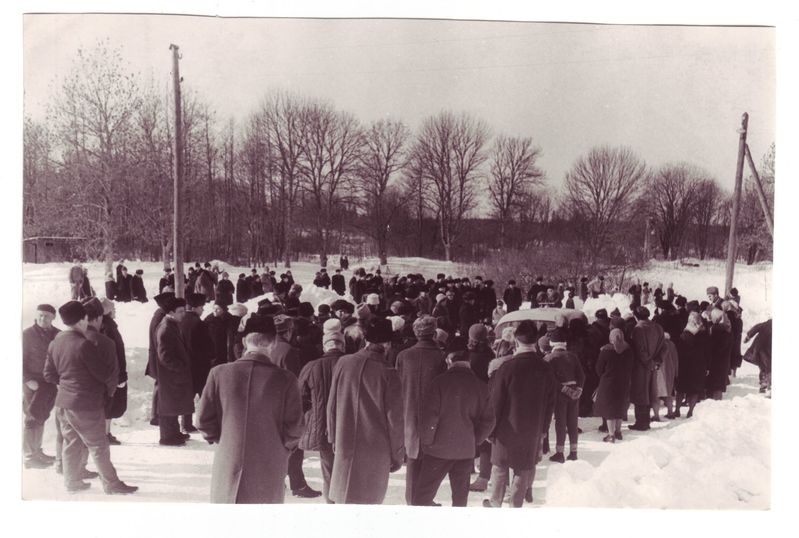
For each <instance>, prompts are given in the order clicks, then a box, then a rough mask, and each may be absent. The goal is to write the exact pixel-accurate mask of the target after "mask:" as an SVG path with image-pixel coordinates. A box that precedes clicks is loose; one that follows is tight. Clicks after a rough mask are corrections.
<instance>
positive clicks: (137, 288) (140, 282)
mask: <svg viewBox="0 0 799 538" xmlns="http://www.w3.org/2000/svg"><path fill="white" fill-rule="evenodd" d="M130 291H131V294H132V295H133V300H134V301H138V302H140V303H146V302H147V301H148V299H147V290H146V289H145V288H144V271H142V270H141V269H136V274H135V275H133V278H132V279H131V281H130Z"/></svg>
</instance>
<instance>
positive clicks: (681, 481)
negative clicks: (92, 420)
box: [22, 258, 772, 510]
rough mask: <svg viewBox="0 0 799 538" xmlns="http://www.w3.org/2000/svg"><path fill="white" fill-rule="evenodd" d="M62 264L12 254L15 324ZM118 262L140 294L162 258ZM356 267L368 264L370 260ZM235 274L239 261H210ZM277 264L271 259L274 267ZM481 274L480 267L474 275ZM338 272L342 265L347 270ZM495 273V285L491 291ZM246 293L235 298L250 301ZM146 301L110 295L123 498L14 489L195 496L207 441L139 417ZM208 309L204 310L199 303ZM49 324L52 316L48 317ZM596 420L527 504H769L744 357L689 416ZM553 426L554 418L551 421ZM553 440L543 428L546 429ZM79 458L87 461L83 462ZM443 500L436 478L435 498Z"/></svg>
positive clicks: (433, 266) (412, 265) (31, 485)
mask: <svg viewBox="0 0 799 538" xmlns="http://www.w3.org/2000/svg"><path fill="white" fill-rule="evenodd" d="M389 261H390V263H389V269H390V271H391V272H392V273H407V272H421V273H423V274H424V275H426V276H428V275H431V276H435V273H437V272H444V273H448V274H453V275H456V274H461V269H460V268H459V267H458V266H456V265H455V264H450V263H447V262H441V261H435V260H424V259H412V258H406V259H397V260H394V259H392V260H389ZM70 265H71V264H68V263H54V264H24V266H23V319H22V324H23V326H27V325H29V324H30V323H32V319H33V312H34V309H35V306H36V305H37V304H39V303H42V302H48V303H51V304H53V305H54V306H56V307H58V306H59V305H61V304H63V303H64V302H66V301H67V300H69V284H68V280H67V272H68V270H69V267H70ZM126 265H127V267H128V269H129V271H130V272H131V273H133V272H134V271H135V270H136V269H143V270H144V280H145V286H146V288H147V292H148V296H149V297H152V295H154V294H155V293H157V287H158V279H159V278H160V277H161V275H162V266H161V264H159V263H155V262H144V263H137V262H127V263H126ZM360 265H363V266H364V267H366V268H367V270H368V269H370V268H374V267H377V261H376V260H367V261H366V262H365V263H363V264H359V263H356V262H353V263H351V268H352V269H354V268H356V267H358V266H360ZM222 266H223V268H224V269H225V270H227V271H228V272H229V273H230V276H231V280H233V281H234V282H235V280H236V279H237V277H238V274H239V273H241V272H249V268H243V267H230V266H227V265H226V264H222ZM87 267H88V270H89V277H90V279H91V282H92V286H93V287H94V289H95V290H96V291H97V292H98V293H99V294H100V295H102V294H103V291H104V279H103V266H102V264H100V263H90V264H87ZM275 269H276V270H277V271H278V272H281V271H282V270H283V269H282V268H275ZM291 269H292V273H293V274H294V277H295V280H296V281H297V282H299V283H300V284H302V285H303V287H304V292H303V297H302V300H308V301H310V302H312V303H313V304H314V305H315V306H316V305H317V304H318V303H319V302H330V301H331V300H332V299H333V296H334V294H333V293H332V292H329V291H327V290H320V289H317V288H315V287H314V286H311V285H310V282H311V281H312V279H313V275H314V272H315V271H316V270H317V267H316V266H315V265H314V264H311V263H302V262H300V263H296V264H294V265H293V266H292V268H291ZM638 276H640V277H641V278H642V280H648V281H649V282H650V283H651V284H653V285H654V284H655V283H657V282H663V283H664V285H665V284H668V283H670V282H673V283H674V288H675V290H676V292H677V293H680V294H683V295H686V296H687V297H688V298H689V299H691V298H697V299H702V298H703V297H704V296H705V288H706V287H707V286H710V285H715V286H719V287H720V288H721V287H723V284H724V264H723V262H718V261H711V262H702V264H701V267H684V266H680V265H679V264H678V263H674V262H657V263H653V264H651V265H649V266H648V267H646V268H645V270H643V271H642V272H641V273H640V274H639V275H638ZM486 277H487V278H488V277H490V275H486ZM347 278H349V274H347ZM771 281H772V272H771V264H759V265H755V266H750V267H747V266H742V265H739V266H738V267H737V268H736V278H735V284H736V286H737V287H738V289H739V290H740V293H741V295H742V303H743V304H742V306H743V308H744V317H743V319H744V330H747V329H748V328H749V327H751V326H752V325H753V324H754V323H757V322H759V321H763V320H765V319H766V318H768V317H770V315H771V314H770V312H771V308H772V306H771V300H772V287H771ZM503 286H504V283H497V288H499V289H501V288H502V287H503ZM255 302H257V300H252V301H250V302H249V303H247V305H248V306H251V307H252V306H254V304H255ZM611 304H620V305H621V306H623V300H622V298H621V297H603V298H600V299H598V300H589V301H588V302H587V304H586V305H583V307H584V309H585V311H586V313H587V314H589V317H590V315H591V314H592V313H593V312H594V311H595V310H596V309H597V308H600V307H602V306H610V305H611ZM155 308H156V305H155V303H154V302H153V301H152V300H151V301H150V302H148V303H145V304H140V303H126V304H124V303H118V304H117V321H118V323H119V326H120V330H121V332H122V336H123V338H124V339H125V343H126V347H127V355H128V372H129V375H130V380H129V393H128V412H127V413H126V415H125V416H124V417H123V418H122V419H120V420H117V421H115V422H114V426H113V431H114V433H115V435H116V436H117V437H118V438H119V439H120V440H121V441H122V443H123V444H122V445H121V446H115V447H112V460H113V462H114V464H115V465H116V466H117V468H118V471H119V474H120V477H121V478H122V479H123V480H125V481H126V482H127V483H130V484H134V485H137V486H139V487H140V490H139V492H137V493H136V494H135V495H132V496H128V497H122V498H119V497H107V496H105V495H103V493H102V490H101V489H102V488H100V487H99V483H96V484H94V486H93V487H92V488H91V489H90V490H88V491H87V492H86V493H83V494H78V495H68V494H66V493H65V492H64V489H63V485H62V481H61V477H60V476H59V475H56V474H55V472H54V471H53V470H52V469H50V470H24V471H23V488H22V495H23V497H24V498H25V499H42V500H45V499H46V500H89V501H98V500H114V501H121V500H124V501H128V502H132V501H142V502H146V501H161V502H164V501H170V502H175V501H180V502H207V500H208V494H209V485H210V472H211V462H212V459H213V447H212V446H209V445H208V444H206V443H205V442H204V441H203V440H202V438H201V436H200V435H199V434H194V435H193V437H192V439H191V440H190V441H189V442H188V443H187V445H186V446H185V447H179V448H173V447H160V446H159V445H158V429H157V428H155V427H152V426H150V425H149V423H148V418H149V405H150V393H151V389H152V381H151V380H150V378H147V377H145V376H144V367H145V364H146V361H147V345H148V342H147V328H148V325H149V321H150V318H151V316H152V313H153V311H154V310H155ZM209 311H210V309H209V308H207V309H206V313H208V312H209ZM56 325H58V321H57V322H56ZM598 424H599V420H598V419H580V426H581V428H582V429H583V430H584V432H585V433H584V434H583V435H582V436H581V438H580V451H579V455H580V460H579V461H576V462H567V463H566V464H564V465H559V464H550V462H549V461H548V459H546V458H545V459H544V461H543V462H542V464H541V465H539V467H538V473H537V476H536V481H535V484H534V497H535V502H534V503H533V505H527V506H528V507H529V506H533V507H537V506H542V505H546V506H560V507H574V506H580V507H589V506H590V507H608V508H609V507H636V508H702V509H706V508H727V509H740V508H747V509H758V510H762V509H767V508H769V507H770V505H771V494H770V488H771V478H770V474H771V456H770V453H771V441H770V439H771V400H770V399H766V398H764V397H763V396H762V395H760V394H758V393H757V370H756V368H754V367H752V366H751V365H749V364H747V363H744V367H743V368H741V370H739V372H738V377H737V378H735V379H734V380H733V384H732V386H731V387H729V389H728V392H727V394H726V395H725V400H723V401H721V402H703V403H701V404H700V405H699V406H698V407H697V409H696V414H695V416H694V418H692V419H690V420H686V419H684V418H683V419H677V420H674V421H665V422H662V423H659V424H658V423H653V430H652V431H650V432H646V433H639V432H632V431H627V430H626V429H624V430H623V431H624V441H622V442H620V443H617V444H615V445H608V444H606V443H603V442H602V440H601V439H602V436H603V435H604V434H601V433H599V432H597V431H596V428H597V426H598ZM553 430H554V428H553ZM551 435H552V437H553V438H554V431H553V432H552V434H551ZM54 438H55V433H54V427H53V424H52V419H51V420H50V421H48V424H47V427H46V431H45V443H44V447H45V451H46V452H48V453H51V454H52V453H53V452H54V448H53V447H54ZM91 465H92V464H91V463H90V468H91ZM305 473H306V477H307V480H308V483H309V484H310V485H311V486H312V487H314V488H316V489H320V488H321V473H320V470H319V461H318V457H317V455H316V454H315V453H307V454H306V460H305ZM404 490H405V480H404V469H402V470H400V471H399V472H397V473H394V474H392V475H391V480H390V483H389V492H388V496H387V498H386V504H404ZM482 499H483V494H480V493H472V494H471V495H470V498H469V505H470V506H479V505H480V504H481V502H482ZM436 500H437V501H438V502H440V503H442V504H445V505H447V504H449V502H450V493H449V488H448V485H447V484H446V482H445V483H444V485H442V487H441V489H440V490H439V494H438V496H437V499H436ZM286 502H289V503H313V504H317V503H322V502H323V501H322V500H321V499H313V500H305V499H303V500H300V499H297V498H295V497H292V496H291V494H290V492H289V493H288V495H287V497H286Z"/></svg>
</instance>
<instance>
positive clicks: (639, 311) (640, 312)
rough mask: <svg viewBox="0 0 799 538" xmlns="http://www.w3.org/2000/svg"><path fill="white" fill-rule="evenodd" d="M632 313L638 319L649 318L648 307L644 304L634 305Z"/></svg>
mask: <svg viewBox="0 0 799 538" xmlns="http://www.w3.org/2000/svg"><path fill="white" fill-rule="evenodd" d="M633 315H634V316H635V319H637V320H639V321H644V320H648V319H649V309H648V308H647V307H645V306H636V307H635V310H633Z"/></svg>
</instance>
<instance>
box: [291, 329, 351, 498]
mask: <svg viewBox="0 0 799 538" xmlns="http://www.w3.org/2000/svg"><path fill="white" fill-rule="evenodd" d="M339 327H340V324H339ZM325 330H326V331H327V325H326V329H325ZM322 349H323V351H324V354H323V355H322V356H321V357H319V358H318V359H317V360H314V361H312V362H310V363H308V364H306V365H305V366H304V367H303V369H302V371H301V372H300V378H299V383H300V396H301V398H302V408H303V412H304V413H305V431H304V433H303V434H302V437H301V438H300V444H299V448H300V449H301V450H318V451H319V460H320V464H321V468H322V495H323V496H324V498H325V501H326V502H328V503H332V502H333V501H332V500H331V499H330V476H331V474H332V472H333V462H334V455H333V446H332V445H331V444H330V442H329V441H328V434H327V402H328V399H329V397H330V385H331V383H332V380H333V369H334V368H335V366H336V363H337V362H338V360H339V358H341V356H342V355H344V335H342V334H341V331H338V330H334V331H332V332H326V333H325V335H324V337H323V338H322Z"/></svg>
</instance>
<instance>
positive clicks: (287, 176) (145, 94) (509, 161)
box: [24, 42, 773, 266]
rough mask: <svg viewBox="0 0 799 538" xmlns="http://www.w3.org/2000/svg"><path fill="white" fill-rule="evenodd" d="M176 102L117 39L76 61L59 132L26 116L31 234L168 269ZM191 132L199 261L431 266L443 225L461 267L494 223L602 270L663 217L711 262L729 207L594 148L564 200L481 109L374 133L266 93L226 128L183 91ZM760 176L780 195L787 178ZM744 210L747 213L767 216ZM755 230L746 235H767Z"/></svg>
mask: <svg viewBox="0 0 799 538" xmlns="http://www.w3.org/2000/svg"><path fill="white" fill-rule="evenodd" d="M169 92H170V88H169V86H168V85H167V84H159V83H158V82H156V81H154V80H145V79H142V78H141V77H139V76H137V75H135V74H134V73H131V72H130V70H129V68H128V67H127V65H126V64H125V62H124V59H123V57H122V54H121V51H120V50H119V49H114V48H113V47H111V46H109V45H108V43H107V42H100V43H98V45H97V46H96V47H94V48H93V49H90V50H80V51H78V53H77V55H76V59H75V62H74V64H73V66H72V70H71V71H70V74H69V75H68V76H67V77H66V78H65V79H64V80H63V81H62V84H61V86H60V87H59V88H58V90H57V91H56V93H55V94H54V95H53V96H52V99H51V101H50V103H49V107H48V110H49V112H48V117H47V120H46V121H44V122H37V121H34V120H33V119H31V118H26V120H25V128H24V137H25V140H24V151H25V155H24V159H25V161H24V163H25V164H24V183H25V213H24V215H25V221H24V226H25V234H26V236H31V235H66V236H70V237H82V238H84V239H85V241H84V242H83V245H84V248H85V252H86V254H87V255H88V256H91V257H101V258H103V259H105V260H106V262H107V263H108V264H109V266H110V264H111V262H112V260H113V259H115V258H119V257H141V258H151V259H153V258H159V257H160V258H162V259H164V260H165V263H166V260H168V257H169V252H170V250H171V207H172V188H171V185H172V173H173V172H172V165H171V163H172V159H173V146H172V141H173V133H172V131H171V128H170V125H171V122H172V119H171V118H173V113H174V111H173V110H171V109H170V106H171V105H170V103H171V100H170V99H169V98H168V96H169ZM183 122H184V132H185V141H184V144H183V146H184V151H185V155H184V162H185V163H186V166H185V171H186V177H185V178H184V188H185V190H184V192H183V193H182V196H183V197H184V200H185V221H184V223H183V225H184V228H185V229H184V231H183V233H184V237H185V244H186V247H185V248H186V253H187V256H188V257H189V258H192V259H203V258H204V259H211V258H216V257H218V258H224V259H227V260H231V261H234V260H235V261H242V262H243V261H245V260H246V261H247V262H248V263H258V262H268V261H278V260H281V261H283V262H284V263H285V264H286V265H290V263H291V260H292V259H293V258H294V257H295V256H296V255H297V253H298V252H299V251H300V250H303V251H304V252H308V251H309V249H312V250H313V253H314V254H318V255H319V258H320V260H321V262H322V265H323V266H324V265H326V264H327V258H328V256H329V255H330V254H331V253H333V252H341V251H342V250H346V249H347V245H349V244H351V243H352V242H358V241H363V240H368V241H370V242H371V243H373V245H374V250H375V251H376V252H377V253H378V254H379V256H380V258H381V262H382V263H385V262H386V257H387V256H388V254H389V250H390V249H391V248H392V247H395V244H396V242H397V241H398V240H399V239H400V238H407V237H409V236H410V235H413V234H417V235H418V245H419V248H418V252H417V253H418V255H420V256H421V255H428V256H429V255H431V254H433V252H431V249H432V244H433V241H430V240H429V239H430V238H426V236H427V235H429V234H430V230H431V229H432V230H433V232H432V238H433V239H434V240H435V241H436V242H437V243H438V244H439V246H440V248H441V249H442V250H443V256H444V257H445V258H446V259H448V260H450V259H453V257H455V255H456V253H463V252H464V251H466V250H467V249H468V247H469V245H472V246H474V243H475V241H476V239H475V235H476V234H475V233H474V227H473V226H472V225H471V223H472V222H473V219H474V218H476V217H479V216H480V214H483V215H484V214H486V213H489V215H490V219H491V221H490V222H491V223H492V226H493V225H495V226H496V230H495V233H494V234H493V237H492V238H491V239H490V240H489V241H488V242H490V243H492V244H490V245H489V247H493V248H496V247H499V248H521V247H523V246H529V245H530V244H531V242H532V244H535V245H537V246H544V245H545V244H547V243H548V242H551V241H553V240H557V241H560V242H566V243H569V245H571V246H570V248H577V249H578V250H579V251H580V252H581V255H583V254H584V255H585V256H586V257H587V258H589V259H590V260H592V263H593V264H595V263H596V261H597V260H599V259H600V258H602V257H603V255H604V254H605V253H606V252H607V251H608V249H612V248H614V247H615V246H617V245H618V244H619V242H623V241H626V239H624V238H625V237H627V236H626V235H625V233H624V230H623V229H624V228H629V227H630V226H636V222H645V220H641V219H646V218H652V219H653V220H654V222H655V233H656V234H657V238H658V242H659V245H660V248H661V250H662V253H663V256H664V257H666V258H674V257H675V256H677V255H678V254H681V253H683V252H685V251H686V250H685V247H686V237H688V236H690V237H691V238H692V241H691V242H692V245H691V247H692V248H693V249H694V250H696V251H697V252H698V253H699V255H700V256H702V257H704V256H705V255H706V254H707V253H708V249H709V244H708V241H709V239H708V238H709V236H710V235H709V233H710V230H711V229H712V228H713V227H714V226H723V225H724V224H725V221H724V219H725V212H724V208H725V203H726V198H727V196H726V194H725V193H723V192H722V191H721V189H720V188H719V187H718V185H717V184H716V182H715V180H714V179H713V178H711V177H709V176H708V175H707V174H706V173H704V172H703V171H701V170H700V169H699V168H696V167H693V166H690V165H687V164H678V165H667V166H663V167H661V168H659V169H656V170H650V169H649V168H648V167H647V166H646V165H645V163H644V162H643V161H642V160H641V159H640V158H639V157H637V156H636V155H635V154H634V153H633V152H632V151H631V150H630V149H627V148H609V147H600V148H594V149H592V150H591V151H589V152H588V153H587V154H586V155H584V156H582V157H580V158H578V159H577V160H576V161H575V163H574V165H573V166H572V168H571V170H570V171H569V172H568V174H567V176H566V182H565V186H564V189H563V192H562V193H561V195H560V196H550V194H549V193H548V192H547V190H546V188H545V179H546V175H545V172H544V171H543V170H542V169H541V168H540V167H539V166H538V160H539V158H540V156H541V154H542V150H541V148H540V147H539V146H537V145H536V144H535V143H534V141H533V138H532V137H511V136H506V135H503V134H497V135H496V136H493V135H492V132H491V129H490V128H489V126H488V124H487V123H486V122H485V121H483V120H481V119H479V118H476V117H474V116H471V115H469V114H466V113H454V112H449V111H443V112H441V113H439V114H436V115H434V116H431V117H428V118H426V119H425V120H424V121H423V122H422V123H421V125H420V127H419V128H418V130H417V131H416V132H415V133H414V132H412V131H411V130H410V129H409V128H408V126H406V125H405V124H404V123H403V122H402V121H400V120H398V119H381V120H379V121H374V122H372V123H370V124H368V125H363V124H361V123H360V122H359V121H358V119H357V118H356V117H355V116H353V115H352V114H350V113H348V112H344V111H340V110H337V109H336V108H335V106H334V105H333V104H332V103H329V102H325V101H320V100H313V99H309V98H306V97H304V96H301V95H297V94H292V93H287V92H282V91H267V92H266V93H265V95H264V96H263V98H262V99H261V101H260V103H259V105H258V106H257V107H256V108H255V109H254V110H253V112H252V113H251V114H250V115H249V116H248V117H246V118H244V119H242V120H240V121H239V122H238V123H237V122H235V121H234V120H233V119H230V120H227V121H220V120H219V119H218V118H217V115H216V113H215V111H214V110H213V109H212V107H211V106H210V105H209V104H208V103H207V102H205V101H204V100H203V99H202V98H201V97H200V96H199V95H197V94H196V93H195V92H192V91H191V89H190V88H185V89H184V92H183ZM771 154H772V156H773V151H772V153H771ZM772 162H773V157H772ZM772 170H773V166H772ZM763 175H764V177H765V178H766V183H767V184H769V183H768V182H769V179H768V178H769V177H770V178H771V180H770V181H771V183H770V184H771V185H772V191H771V192H772V196H773V172H772V173H771V175H770V176H769V174H768V172H766V173H765V174H763ZM747 192H748V191H747ZM747 196H748V194H747ZM481 204H482V208H481ZM747 207H749V206H747V205H744V210H743V215H744V219H746V218H747V217H746V215H749V213H752V215H755V213H754V212H751V211H750V212H749V213H747ZM478 208H481V211H478ZM486 209H488V211H486ZM750 220H751V221H752V223H751V226H748V227H747V226H744V229H745V230H748V229H751V230H756V229H757V227H758V225H759V224H758V222H757V219H756V217H754V216H753V217H752V218H750ZM430 223H435V227H434V228H431V226H430ZM564 223H566V224H564ZM761 224H762V223H761ZM519 230H522V233H521V234H520V233H519ZM564 230H565V231H564ZM567 232H568V233H571V234H572V235H571V236H568V235H567ZM755 235H756V233H755V232H752V236H753V237H755ZM520 236H521V237H520ZM758 237H759V236H758ZM703 238H704V239H703ZM760 239H762V238H760ZM425 241H427V243H426V246H425ZM574 245H577V246H576V247H574ZM395 251H396V249H395Z"/></svg>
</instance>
